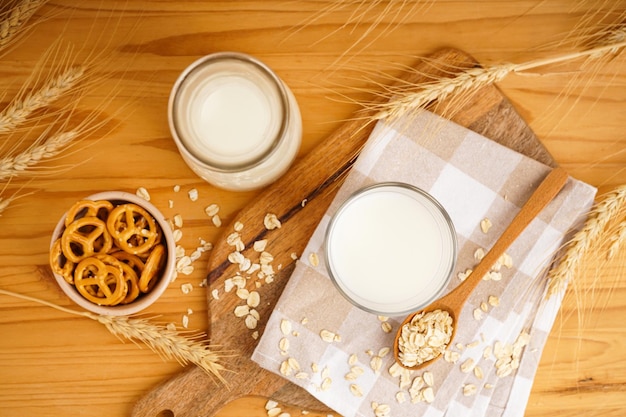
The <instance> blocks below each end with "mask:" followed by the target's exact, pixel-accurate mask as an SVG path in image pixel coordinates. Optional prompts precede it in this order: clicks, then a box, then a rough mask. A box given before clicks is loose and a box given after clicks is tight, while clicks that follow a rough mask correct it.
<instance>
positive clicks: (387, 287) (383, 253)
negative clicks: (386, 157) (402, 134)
mask: <svg viewBox="0 0 626 417" xmlns="http://www.w3.org/2000/svg"><path fill="white" fill-rule="evenodd" d="M326 257H327V263H328V267H329V272H330V275H331V277H332V278H333V279H334V281H335V283H336V284H337V286H338V288H339V289H340V291H341V292H342V293H344V295H346V297H347V298H348V299H349V300H350V301H352V302H353V303H355V304H357V305H359V306H361V307H363V308H364V309H365V310H368V311H373V312H376V313H381V314H385V315H393V314H403V313H406V312H409V311H414V310H415V309H418V308H420V306H425V305H427V304H428V303H429V302H430V301H432V300H433V299H434V298H435V297H436V296H437V295H438V294H439V293H440V292H441V291H442V289H443V288H444V287H445V285H446V284H447V282H448V280H449V277H450V273H451V272H452V269H453V267H454V264H455V261H456V235H455V233H454V229H453V227H452V225H451V223H450V220H449V218H448V217H447V214H446V213H445V211H443V209H442V208H441V207H440V206H439V204H438V203H437V202H436V201H434V200H433V199H432V197H430V196H428V195H426V194H424V193H423V192H420V191H419V190H416V189H414V188H412V187H409V186H406V185H405V184H398V183H391V184H389V183H384V184H380V185H378V186H375V187H372V188H368V189H366V190H364V191H362V192H360V193H358V194H356V195H355V196H353V197H352V198H350V199H349V200H348V201H347V202H346V203H345V204H344V205H343V206H342V207H341V208H340V209H339V210H338V212H337V213H336V214H335V216H334V218H333V220H332V221H331V223H330V225H329V228H328V231H327V236H326Z"/></svg>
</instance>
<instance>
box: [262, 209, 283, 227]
mask: <svg viewBox="0 0 626 417" xmlns="http://www.w3.org/2000/svg"><path fill="white" fill-rule="evenodd" d="M263 225H264V226H265V228H266V229H267V230H274V229H280V227H281V226H282V224H281V223H280V220H278V217H276V215H275V214H273V213H267V214H266V215H265V218H264V219H263Z"/></svg>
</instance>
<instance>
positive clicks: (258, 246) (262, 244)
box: [252, 239, 267, 252]
mask: <svg viewBox="0 0 626 417" xmlns="http://www.w3.org/2000/svg"><path fill="white" fill-rule="evenodd" d="M252 247H253V249H254V250H255V251H256V252H263V251H264V250H265V248H266V247H267V239H263V240H257V241H256V242H254V244H253V245H252Z"/></svg>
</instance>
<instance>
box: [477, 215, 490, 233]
mask: <svg viewBox="0 0 626 417" xmlns="http://www.w3.org/2000/svg"><path fill="white" fill-rule="evenodd" d="M491 226H493V224H492V223H491V220H489V219H488V218H484V219H482V220H481V221H480V230H482V231H483V233H487V232H489V229H491Z"/></svg>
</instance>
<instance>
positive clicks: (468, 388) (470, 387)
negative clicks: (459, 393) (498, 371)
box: [463, 384, 477, 397]
mask: <svg viewBox="0 0 626 417" xmlns="http://www.w3.org/2000/svg"><path fill="white" fill-rule="evenodd" d="M476 391H477V390H476V385H474V384H465V385H463V395H464V396H466V397H469V396H472V395H474V394H476Z"/></svg>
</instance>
